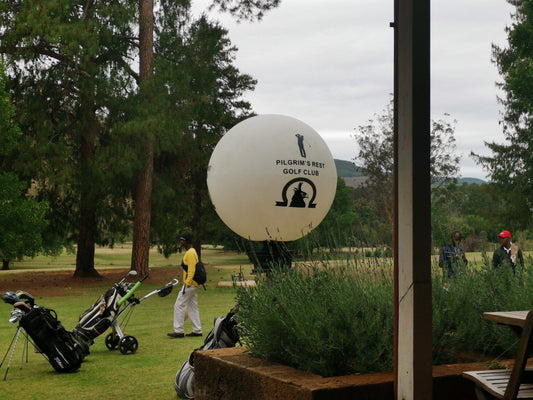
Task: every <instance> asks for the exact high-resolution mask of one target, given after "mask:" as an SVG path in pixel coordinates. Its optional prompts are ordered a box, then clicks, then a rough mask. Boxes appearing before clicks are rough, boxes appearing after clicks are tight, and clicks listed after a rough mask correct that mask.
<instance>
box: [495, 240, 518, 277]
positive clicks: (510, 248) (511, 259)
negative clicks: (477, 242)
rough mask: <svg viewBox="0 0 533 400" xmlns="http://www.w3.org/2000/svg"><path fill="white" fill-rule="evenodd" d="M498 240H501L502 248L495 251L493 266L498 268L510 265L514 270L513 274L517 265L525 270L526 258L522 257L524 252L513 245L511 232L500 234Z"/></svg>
mask: <svg viewBox="0 0 533 400" xmlns="http://www.w3.org/2000/svg"><path fill="white" fill-rule="evenodd" d="M498 239H500V245H501V246H500V247H498V248H497V249H496V250H495V251H494V255H493V256H492V266H493V267H494V268H498V267H499V266H501V265H504V264H508V265H510V266H511V268H513V272H515V270H516V266H517V265H518V266H520V267H521V268H523V267H524V256H523V255H522V250H520V248H519V247H518V246H517V245H516V244H514V243H511V232H509V231H502V232H500V234H499V235H498Z"/></svg>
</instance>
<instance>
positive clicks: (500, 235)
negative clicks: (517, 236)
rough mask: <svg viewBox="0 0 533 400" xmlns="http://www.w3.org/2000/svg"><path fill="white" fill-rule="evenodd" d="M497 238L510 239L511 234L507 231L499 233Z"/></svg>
mask: <svg viewBox="0 0 533 400" xmlns="http://www.w3.org/2000/svg"><path fill="white" fill-rule="evenodd" d="M498 237H499V238H510V237H511V232H509V231H501V232H500V234H499V235H498Z"/></svg>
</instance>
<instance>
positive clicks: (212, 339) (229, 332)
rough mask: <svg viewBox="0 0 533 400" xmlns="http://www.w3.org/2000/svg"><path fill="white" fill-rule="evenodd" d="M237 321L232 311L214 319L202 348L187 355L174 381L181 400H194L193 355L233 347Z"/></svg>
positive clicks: (236, 337)
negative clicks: (202, 351) (203, 351)
mask: <svg viewBox="0 0 533 400" xmlns="http://www.w3.org/2000/svg"><path fill="white" fill-rule="evenodd" d="M236 326H237V321H236V320H235V318H234V312H233V310H232V311H230V312H229V313H228V314H227V315H226V316H225V317H216V318H215V321H214V328H213V329H212V330H211V332H209V334H208V335H207V337H206V338H205V340H204V344H203V346H202V347H200V348H198V349H195V350H193V351H192V352H191V354H190V355H189V358H188V359H187V361H185V362H184V363H183V364H182V366H181V368H180V369H179V371H178V372H177V373H176V378H175V379H174V389H175V390H176V393H177V394H178V397H180V398H181V399H194V354H195V353H196V351H198V350H212V349H222V348H226V347H234V346H235V345H236V344H237V342H238V341H239V334H238V332H237V329H236Z"/></svg>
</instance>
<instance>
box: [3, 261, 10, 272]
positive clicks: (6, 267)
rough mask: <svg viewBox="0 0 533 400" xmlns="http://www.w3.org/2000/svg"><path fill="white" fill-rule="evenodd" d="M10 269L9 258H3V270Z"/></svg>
mask: <svg viewBox="0 0 533 400" xmlns="http://www.w3.org/2000/svg"><path fill="white" fill-rule="evenodd" d="M8 269H9V260H2V271H7V270H8Z"/></svg>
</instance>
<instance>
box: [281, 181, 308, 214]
mask: <svg viewBox="0 0 533 400" xmlns="http://www.w3.org/2000/svg"><path fill="white" fill-rule="evenodd" d="M304 183H307V184H308V185H309V186H311V190H312V194H311V199H310V200H309V203H308V204H306V203H305V201H306V199H309V194H308V193H307V192H305V191H303V190H302V186H303V184H304ZM293 185H294V186H293ZM291 186H292V191H293V194H292V198H291V201H290V203H289V200H288V197H287V192H288V191H289V188H291ZM281 198H282V199H283V200H282V201H276V206H277V207H287V205H288V206H289V207H297V208H305V207H307V208H315V207H316V203H315V198H316V186H315V184H314V183H313V182H312V181H311V180H310V179H307V178H294V179H291V180H290V181H289V182H287V183H286V184H285V186H284V187H283V190H282V192H281Z"/></svg>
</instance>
